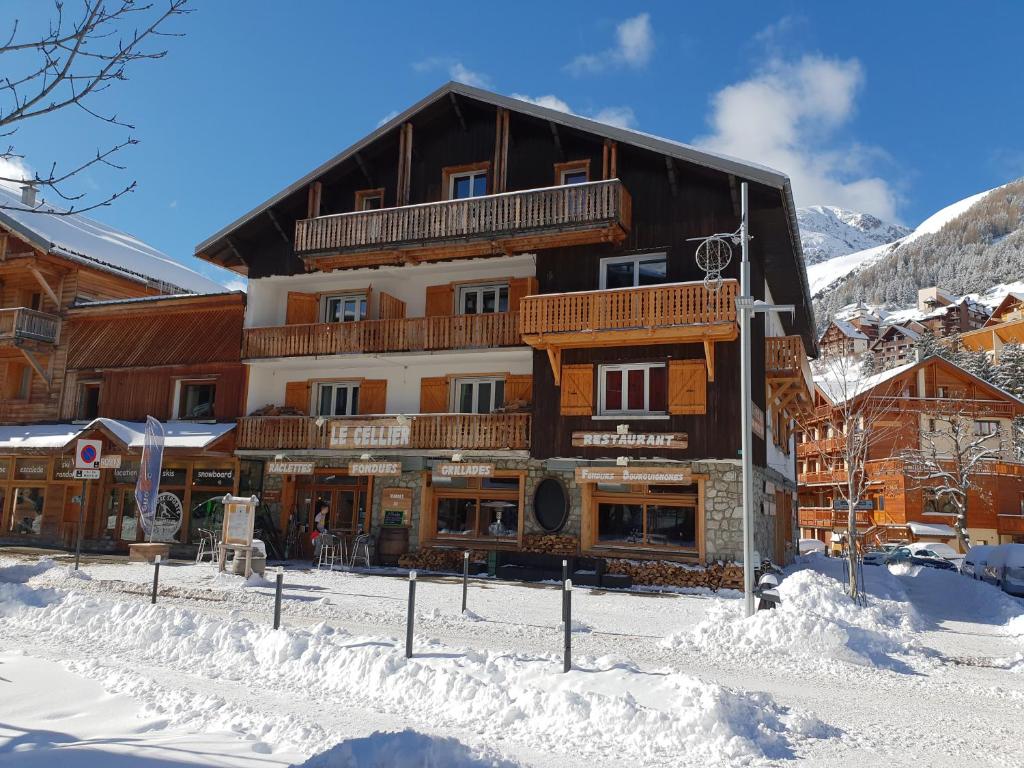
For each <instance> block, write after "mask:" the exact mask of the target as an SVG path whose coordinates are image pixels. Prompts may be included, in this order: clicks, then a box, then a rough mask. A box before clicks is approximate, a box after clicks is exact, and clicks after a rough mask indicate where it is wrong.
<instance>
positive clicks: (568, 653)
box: [562, 579, 572, 672]
mask: <svg viewBox="0 0 1024 768" xmlns="http://www.w3.org/2000/svg"><path fill="white" fill-rule="evenodd" d="M562 595H563V597H562V614H563V617H564V620H563V622H562V623H563V625H564V626H565V647H564V648H563V649H562V672H568V671H569V670H570V669H572V581H571V580H570V579H566V580H565V591H564V592H563V593H562Z"/></svg>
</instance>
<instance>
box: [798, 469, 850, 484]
mask: <svg viewBox="0 0 1024 768" xmlns="http://www.w3.org/2000/svg"><path fill="white" fill-rule="evenodd" d="M847 478H848V475H847V473H846V470H845V469H837V470H834V471H832V472H801V473H799V474H798V475H797V477H796V479H797V482H798V483H799V484H800V485H835V484H836V483H845V482H846V481H847Z"/></svg>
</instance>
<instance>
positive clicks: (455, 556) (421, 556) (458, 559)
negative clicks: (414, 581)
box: [398, 549, 487, 572]
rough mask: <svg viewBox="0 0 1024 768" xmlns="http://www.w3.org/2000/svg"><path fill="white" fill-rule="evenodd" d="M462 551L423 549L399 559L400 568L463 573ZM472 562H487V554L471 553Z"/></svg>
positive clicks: (477, 551)
mask: <svg viewBox="0 0 1024 768" xmlns="http://www.w3.org/2000/svg"><path fill="white" fill-rule="evenodd" d="M462 552H463V550H461V549H421V550H419V551H417V552H409V553H407V554H404V555H402V556H401V557H399V558H398V566H399V567H400V568H416V569H418V570H422V571H454V572H461V571H462ZM469 559H470V562H473V563H479V562H487V553H486V552H485V551H483V550H476V551H471V552H470V554H469Z"/></svg>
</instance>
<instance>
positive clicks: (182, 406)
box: [174, 380, 217, 420]
mask: <svg viewBox="0 0 1024 768" xmlns="http://www.w3.org/2000/svg"><path fill="white" fill-rule="evenodd" d="M216 394H217V384H216V382H214V381H209V380H207V381H185V380H179V381H177V382H176V385H175V393H174V417H175V418H176V419H182V420H188V419H212V418H213V403H214V399H215V397H216Z"/></svg>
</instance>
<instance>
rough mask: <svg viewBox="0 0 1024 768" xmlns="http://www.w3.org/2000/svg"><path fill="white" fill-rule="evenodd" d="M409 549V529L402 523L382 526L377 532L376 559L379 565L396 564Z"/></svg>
mask: <svg viewBox="0 0 1024 768" xmlns="http://www.w3.org/2000/svg"><path fill="white" fill-rule="evenodd" d="M408 551H409V529H408V528H407V527H406V526H404V525H395V526H387V527H382V528H381V529H380V533H379V534H377V560H378V562H380V564H381V565H398V558H399V557H400V556H402V555H404V554H405V553H406V552H408Z"/></svg>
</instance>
